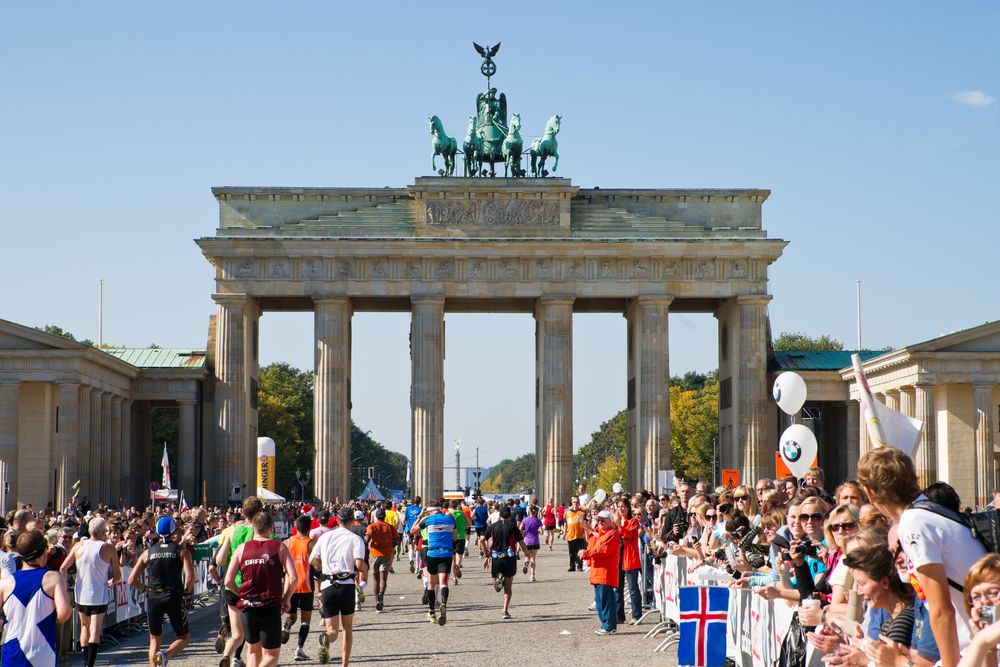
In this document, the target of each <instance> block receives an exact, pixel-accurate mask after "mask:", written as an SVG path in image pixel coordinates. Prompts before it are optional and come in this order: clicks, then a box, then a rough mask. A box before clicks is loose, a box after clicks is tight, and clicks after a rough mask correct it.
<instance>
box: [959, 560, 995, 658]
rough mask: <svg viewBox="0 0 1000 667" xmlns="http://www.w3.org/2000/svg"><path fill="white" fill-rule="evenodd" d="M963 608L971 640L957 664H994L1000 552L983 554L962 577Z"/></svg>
mask: <svg viewBox="0 0 1000 667" xmlns="http://www.w3.org/2000/svg"><path fill="white" fill-rule="evenodd" d="M963 588H964V589H965V594H966V597H965V608H966V611H967V612H968V614H969V618H970V619H972V622H971V626H972V630H973V632H974V635H973V637H972V642H971V643H970V644H969V647H968V649H966V651H965V653H964V654H963V655H962V661H961V662H960V663H959V667H997V645H998V644H1000V554H994V553H991V554H986V555H985V556H983V557H982V558H980V559H979V560H978V561H976V563H975V565H973V566H972V568H971V569H970V570H969V573H968V574H967V575H966V576H965V582H964V586H963Z"/></svg>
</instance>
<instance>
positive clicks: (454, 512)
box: [451, 498, 468, 586]
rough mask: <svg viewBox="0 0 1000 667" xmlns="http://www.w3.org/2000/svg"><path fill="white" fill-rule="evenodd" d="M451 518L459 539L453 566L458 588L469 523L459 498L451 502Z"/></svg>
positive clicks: (456, 541)
mask: <svg viewBox="0 0 1000 667" xmlns="http://www.w3.org/2000/svg"><path fill="white" fill-rule="evenodd" d="M451 518H453V519H454V520H455V530H456V534H457V535H458V539H456V540H455V545H454V552H455V562H454V565H453V566H452V574H454V575H455V585H456V586H458V581H459V580H460V579H461V578H462V555H463V554H464V553H465V540H466V537H467V536H468V530H467V528H466V526H467V525H468V523H467V522H466V519H465V512H463V511H462V501H461V500H459V499H457V498H456V499H454V500H452V501H451Z"/></svg>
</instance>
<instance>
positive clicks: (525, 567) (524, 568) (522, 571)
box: [521, 563, 528, 574]
mask: <svg viewBox="0 0 1000 667" xmlns="http://www.w3.org/2000/svg"><path fill="white" fill-rule="evenodd" d="M521 574H528V564H527V563H525V564H524V565H522V566H521Z"/></svg>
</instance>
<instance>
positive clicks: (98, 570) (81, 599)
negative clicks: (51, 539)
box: [75, 540, 111, 607]
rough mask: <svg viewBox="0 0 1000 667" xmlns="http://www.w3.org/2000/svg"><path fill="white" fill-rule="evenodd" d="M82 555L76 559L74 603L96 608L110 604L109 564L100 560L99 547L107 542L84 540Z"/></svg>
mask: <svg viewBox="0 0 1000 667" xmlns="http://www.w3.org/2000/svg"><path fill="white" fill-rule="evenodd" d="M80 544H82V545H83V553H81V554H80V556H79V557H78V558H77V559H76V572H77V574H76V589H75V591H76V603H77V604H82V605H85V606H88V607H97V606H100V605H105V604H108V603H109V602H111V592H110V591H111V589H109V588H108V579H109V578H110V577H109V574H110V571H111V564H110V563H106V562H105V561H104V559H103V558H101V547H103V546H104V545H105V544H107V542H102V541H100V540H84V541H83V542H81V543H80Z"/></svg>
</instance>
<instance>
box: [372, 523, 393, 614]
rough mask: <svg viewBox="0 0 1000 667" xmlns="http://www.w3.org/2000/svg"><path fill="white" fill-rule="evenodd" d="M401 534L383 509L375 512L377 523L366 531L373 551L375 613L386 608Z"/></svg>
mask: <svg viewBox="0 0 1000 667" xmlns="http://www.w3.org/2000/svg"><path fill="white" fill-rule="evenodd" d="M398 535H399V533H397V532H396V526H395V525H394V524H392V523H390V522H389V520H388V512H386V511H385V510H384V509H383V508H381V507H380V508H378V509H377V510H375V523H371V524H369V525H368V528H367V529H366V530H365V541H366V542H367V543H368V546H369V548H370V551H371V563H372V568H371V569H372V572H373V575H374V576H373V577H372V589H373V590H374V591H375V611H376V612H378V613H380V614H381V613H382V610H383V609H384V608H385V590H386V586H387V585H388V583H389V572H390V571H391V567H392V554H393V550H394V549H395V547H396V541H397V539H398Z"/></svg>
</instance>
